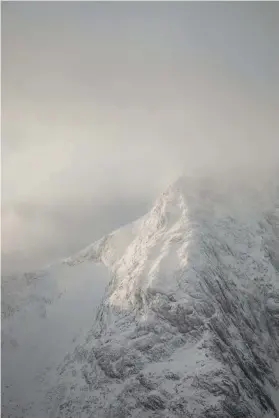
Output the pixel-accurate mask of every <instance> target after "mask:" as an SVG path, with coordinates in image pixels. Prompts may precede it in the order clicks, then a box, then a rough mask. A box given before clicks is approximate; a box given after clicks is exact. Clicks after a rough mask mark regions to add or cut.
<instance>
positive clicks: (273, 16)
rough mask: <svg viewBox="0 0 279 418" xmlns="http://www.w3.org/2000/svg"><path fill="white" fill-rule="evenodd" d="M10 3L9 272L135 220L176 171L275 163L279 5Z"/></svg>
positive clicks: (6, 88)
mask: <svg viewBox="0 0 279 418" xmlns="http://www.w3.org/2000/svg"><path fill="white" fill-rule="evenodd" d="M1 7H2V273H4V274H11V273H15V272H20V271H25V270H31V269H36V268H40V267H42V266H43V265H45V264H48V263H51V262H52V261H54V260H56V259H58V258H60V257H66V256H69V255H71V254H72V253H73V252H75V251H78V250H79V249H81V248H82V247H84V246H85V245H87V244H89V243H90V242H93V241H94V240H96V239H98V238H100V237H101V236H102V235H103V234H106V233H109V232H110V231H111V230H112V229H115V228H118V227H120V226H121V225H124V224H126V223H127V222H131V221H132V220H134V219H136V218H137V217H139V216H141V215H143V214H144V213H145V212H146V211H147V210H148V208H149V207H150V206H151V204H152V202H153V200H154V199H155V198H156V197H157V196H158V194H159V193H160V192H162V191H164V189H165V188H166V187H167V186H168V185H169V184H170V183H171V182H173V181H175V179H176V178H177V177H178V176H179V175H181V173H186V174H192V173H207V172H209V171H217V172H219V173H220V175H222V173H224V172H227V171H228V170H229V171H230V173H239V172H244V171H243V170H244V169H245V170H246V172H247V173H248V172H249V170H250V169H251V172H253V176H257V175H258V176H259V179H260V178H261V176H262V174H263V173H266V172H269V171H270V172H271V171H272V170H273V169H274V168H276V167H278V166H279V141H278V133H279V122H278V109H279V79H278V74H279V58H278V56H279V54H278V39H279V28H278V24H277V23H278V20H279V6H278V4H276V3H272V2H270V3H264V2H235V3H233V2H224V3H215V2H209V3H206V2H197V3H194V2H174V3H170V2H168V3H160V2H158V3H156V2H143V3H140V2H130V3H129V2H123V3H99V2H92V3H91V2H81V3H77V2H65V3H63V2H45V3H39V2H38V3H32V2H23V3H20V2H11V3H2V6H1ZM232 175H233V174H232ZM254 180H255V179H254Z"/></svg>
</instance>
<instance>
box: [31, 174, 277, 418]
mask: <svg viewBox="0 0 279 418" xmlns="http://www.w3.org/2000/svg"><path fill="white" fill-rule="evenodd" d="M276 181H277V180H276V179H275V180H274V182H273V183H275V184H273V183H272V182H268V183H266V184H265V185H263V184H256V185H253V187H252V186H251V185H249V184H247V185H245V184H236V182H235V181H234V182H232V181H230V180H227V179H221V180H216V179H215V180H214V179H191V178H181V179H179V180H178V181H177V182H176V183H175V184H174V185H173V186H172V187H170V188H169V189H168V190H167V191H166V193H164V194H163V195H162V196H161V197H160V198H159V199H158V201H157V202H156V203H155V205H154V207H153V209H152V210H151V211H150V213H148V214H147V215H146V216H145V217H143V218H142V219H140V220H138V221H137V222H135V223H134V224H132V225H128V226H127V227H125V228H124V229H120V230H118V231H116V232H114V233H112V234H110V235H109V236H107V237H105V238H104V239H102V240H100V241H99V242H97V243H95V244H93V245H91V246H89V247H88V248H86V249H85V250H84V251H82V252H80V253H79V254H77V255H76V256H74V257H71V258H69V259H67V260H65V261H64V264H65V265H66V266H68V267H69V268H71V267H74V266H78V265H83V264H84V263H90V262H91V263H94V262H100V261H102V262H103V263H104V264H105V265H106V267H107V268H108V270H109V272H110V275H111V279H110V283H109V286H108V287H107V290H106V294H105V297H104V299H103V302H102V303H101V305H100V307H99V309H98V312H97V316H96V322H95V324H93V322H92V325H94V326H92V329H91V330H90V332H89V333H88V334H87V336H86V338H85V339H84V340H83V341H80V343H79V344H78V345H77V346H76V348H75V349H74V351H73V353H72V354H68V355H67V356H66V357H65V359H64V361H63V362H62V363H61V364H60V366H59V367H58V368H52V369H51V370H50V371H49V374H48V381H47V380H46V379H45V380H44V383H43V384H42V391H45V392H46V393H47V394H46V396H45V400H44V402H42V404H41V409H40V410H37V416H40V417H41V418H44V417H46V418H47V417H51V418H62V417H63V418H66V417H67V418H73V417H80V418H125V417H131V418H142V417H144V418H151V417H152V418H153V417H166V418H167V417H168V418H174V417H183V418H185V417H191V418H209V417H211V418H218V417H219V418H229V417H230V418H231V417H234V418H236V417H237V418H240V417H241V418H242V417H243V418H244V417H245V418H246V417H247V418H248V417H251V418H263V417H264V416H266V417H278V416H279V407H278V401H277V400H278V398H279V392H278V389H279V367H278V364H279V363H278V362H279V199H278V197H279V193H278V191H279V188H278V186H276ZM277 184H278V182H277ZM73 308H75V307H73ZM53 381H56V383H55V384H53V385H52V388H51V389H49V382H53ZM276 402H277V405H276ZM29 416H30V415H28V417H29ZM26 417H27V415H26Z"/></svg>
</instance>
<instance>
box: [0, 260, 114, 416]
mask: <svg viewBox="0 0 279 418" xmlns="http://www.w3.org/2000/svg"><path fill="white" fill-rule="evenodd" d="M108 281H109V275H108V273H107V271H106V269H105V267H104V266H102V265H100V264H93V263H90V262H84V263H83V264H79V265H75V266H68V265H67V264H63V263H57V264H56V265H52V266H50V267H48V268H46V269H45V270H42V271H40V272H35V273H32V274H31V273H30V274H25V275H22V276H15V277H4V278H2V340H1V345H2V369H1V372H2V416H3V417H4V418H9V417H11V418H17V417H26V418H33V417H34V418H37V417H40V416H42V417H43V416H44V415H40V413H39V412H38V411H39V409H40V407H41V402H42V396H43V391H42V390H41V389H42V387H43V385H44V382H45V381H46V384H50V383H51V382H50V381H49V380H48V371H49V370H52V369H54V370H56V368H57V366H58V365H59V363H60V362H61V361H62V360H63V358H64V356H65V354H66V353H67V352H71V351H72V350H73V349H74V348H75V346H76V345H77V344H78V342H79V341H80V340H81V341H83V340H84V336H83V335H84V334H86V332H87V331H88V330H90V328H91V326H92V323H93V322H94V317H95V315H96V307H97V305H98V304H99V303H100V302H101V300H102V297H103V294H104V291H105V287H106V285H107V284H108ZM53 383H54V382H53Z"/></svg>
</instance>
